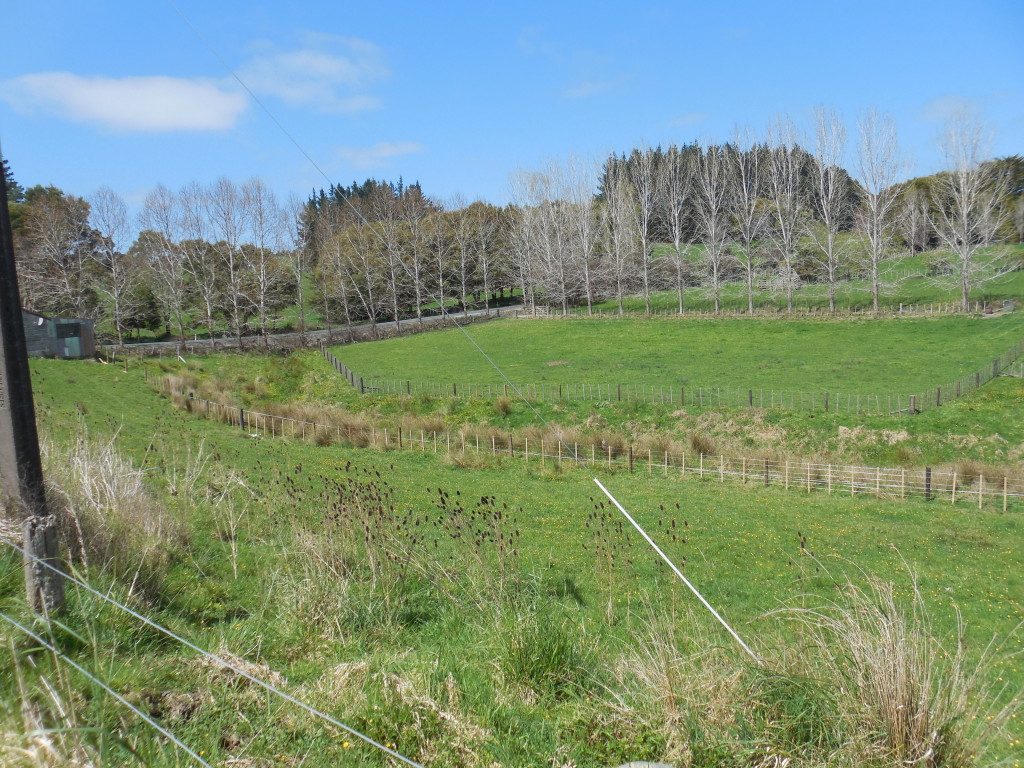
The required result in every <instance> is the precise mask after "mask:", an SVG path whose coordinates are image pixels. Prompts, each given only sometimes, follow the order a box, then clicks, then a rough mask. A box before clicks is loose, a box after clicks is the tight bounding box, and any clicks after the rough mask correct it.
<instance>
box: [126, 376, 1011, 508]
mask: <svg viewBox="0 0 1024 768" xmlns="http://www.w3.org/2000/svg"><path fill="white" fill-rule="evenodd" d="M146 373H147V380H148V381H150V382H151V383H152V384H153V385H154V386H155V387H156V388H157V389H158V390H159V391H160V392H162V393H163V394H165V395H167V396H168V397H170V398H172V399H173V400H174V401H175V404H177V405H179V406H180V407H183V408H185V409H187V410H189V411H191V412H192V413H195V414H198V415H200V416H204V417H206V418H209V419H213V420H216V421H220V422H223V423H225V424H229V425H231V426H235V427H238V428H240V429H242V430H244V431H245V432H246V433H247V434H249V435H250V436H251V437H254V438H266V437H269V438H278V437H284V438H290V439H296V440H303V441H308V442H311V443H315V444H318V445H323V446H327V445H332V444H335V443H343V444H348V445H352V446H356V447H360V448H371V449H377V450H384V451H387V450H408V451H418V452H421V453H434V454H440V455H444V456H446V457H448V458H450V459H451V460H454V461H459V460H464V459H465V458H466V457H474V456H488V455H489V456H491V457H499V456H500V457H506V458H511V459H520V460H522V461H523V462H525V463H531V462H533V463H536V464H539V465H540V466H541V467H548V466H550V467H551V468H552V469H555V468H568V467H571V466H573V465H579V466H581V467H583V468H586V469H589V470H590V471H592V472H597V471H605V472H628V473H642V474H647V475H649V476H654V475H661V476H664V477H677V478H680V479H690V478H697V479H701V480H718V481H719V482H725V481H726V480H727V479H728V480H731V481H734V482H738V483H743V484H748V485H751V484H759V485H763V486H765V487H770V486H775V487H782V488H785V489H787V490H796V491H803V492H806V493H811V492H825V493H828V494H846V495H850V496H858V495H871V496H876V497H879V498H889V499H908V498H915V497H916V498H923V499H925V500H927V501H932V500H939V501H946V502H949V503H952V504H960V505H969V506H977V507H978V508H979V509H981V508H990V509H991V508H1001V509H1002V510H1003V511H1007V510H1009V509H1011V508H1013V509H1021V508H1024V478H1017V477H1010V476H1008V475H1005V474H998V473H993V474H991V475H985V474H984V473H983V472H980V471H976V472H958V471H955V470H936V469H933V468H931V467H918V468H903V467H867V466H851V465H840V464H823V463H816V462H810V461H796V460H785V459H783V460H778V459H767V458H750V457H735V456H722V455H709V454H704V453H699V452H694V453H679V452H673V451H670V450H657V449H655V448H647V449H640V448H637V447H636V446H633V445H627V446H612V445H604V444H601V443H599V442H591V443H583V444H581V443H580V442H578V441H577V442H574V443H572V444H571V445H568V444H567V443H565V442H564V441H563V440H560V439H559V438H558V437H556V436H555V435H551V436H550V437H546V438H533V439H531V438H530V437H528V436H525V435H516V434H512V433H499V432H497V431H495V430H490V431H488V432H486V433H481V432H473V431H471V430H468V429H467V430H462V431H458V432H452V431H443V432H438V431H426V430H416V429H407V428H404V427H399V428H394V427H391V428H388V427H381V428H378V427H377V426H375V425H367V424H340V423H337V424H328V423H318V422H315V421H305V420H302V419H294V418H290V417H287V416H280V415H277V414H271V413H262V412H259V411H253V410H246V409H244V408H240V407H238V406H236V405H227V404H224V403H217V402H214V401H211V400H206V399H203V398H199V397H196V396H195V393H194V392H193V391H191V390H188V389H183V388H181V387H180V386H178V384H177V382H174V381H172V380H171V379H170V378H169V377H166V376H161V377H156V376H150V374H149V371H148V369H147V372H146Z"/></svg>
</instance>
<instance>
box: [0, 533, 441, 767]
mask: <svg viewBox="0 0 1024 768" xmlns="http://www.w3.org/2000/svg"><path fill="white" fill-rule="evenodd" d="M0 541H2V542H3V543H4V544H7V545H8V546H10V547H11V548H12V549H15V550H17V551H18V552H21V554H22V555H23V556H27V557H31V558H32V559H33V560H35V561H36V562H37V563H40V564H41V565H44V566H46V567H47V568H49V569H50V570H51V571H53V572H54V573H58V574H60V575H61V576H63V577H64V578H66V579H68V580H69V581H71V582H72V583H74V584H77V585H78V586H80V587H82V588H83V589H85V590H86V591H87V592H90V593H92V594H93V595H95V596H96V597H99V598H101V599H102V600H105V601H106V602H108V603H110V604H111V605H113V606H114V607H115V608H119V609H120V610H122V611H125V612H126V613H128V614H129V615H131V616H134V617H135V618H136V619H138V620H139V621H141V622H142V623H143V624H146V625H147V626H150V627H152V628H153V629H155V630H157V631H158V632H162V633H163V634H165V635H167V637H169V638H171V639H172V640H176V641H177V642H179V643H181V644H182V645H184V646H186V647H188V648H191V649H192V650H193V651H196V652H197V653H200V654H202V655H203V656H205V657H206V658H208V659H210V660H211V661H214V662H216V663H217V664H220V665H221V666H223V667H227V668H228V669H230V670H231V671H232V672H235V673H236V674H238V675H241V676H242V677H244V678H245V679H246V680H248V681H249V682H252V683H255V684H256V685H258V686H260V687H261V688H263V689H264V690H266V691H269V692H270V693H273V694H274V695H276V696H280V697H281V698H282V699H284V700H285V701H288V702H290V703H292V704H294V705H295V706H297V707H299V708H300V709H303V710H305V711H306V712H308V713H309V714H311V715H314V716H316V717H319V718H320V719H321V720H324V721H326V722H328V723H330V724H331V725H334V726H336V727H338V728H341V729H342V730H343V731H345V732H346V733H348V734H349V735H351V736H354V737H355V738H357V739H360V740H361V741H364V742H366V743H367V744H369V745H370V746H371V747H375V748H376V749H379V750H380V751H381V752H384V753H385V754H387V755H390V756H391V757H393V758H395V759H396V760H400V761H401V762H403V763H405V764H406V765H409V766H412V768H423V766H422V765H420V764H419V763H417V762H416V761H415V760H411V759H410V758H408V757H405V756H404V755H402V754H400V753H398V752H396V751H395V750H393V749H391V748H390V747H386V746H384V745H383V744H381V743H380V742H379V741H377V740H376V739H373V738H371V737H370V736H367V735H366V734H364V733H361V732H359V731H357V730H356V729H355V728H352V727H351V726H348V725H345V724H344V723H343V722H341V721H340V720H337V719H336V718H334V717H331V716H330V715H328V714H327V713H326V712H321V711H320V710H319V709H316V708H314V707H311V706H310V705H309V704H306V703H305V702H304V701H301V700H300V699H297V698H295V697H294V696H292V695H291V694H288V693H285V692H284V691H282V690H280V689H279V688H276V687H274V686H273V685H271V684H270V683H267V682H264V681H263V680H260V679H259V678H258V677H255V676H254V675H252V674H250V673H248V672H246V671H245V670H243V669H239V668H238V667H237V666H235V665H234V664H232V663H231V662H230V661H228V660H227V659H223V658H221V657H220V656H218V655H216V654H214V653H210V652H209V651H207V650H206V649H205V648H200V647H199V646H198V645H196V644H195V643H193V642H191V641H189V640H186V639H185V638H184V637H181V635H178V634H175V633H174V632H172V631H171V630H170V629H168V628H167V627H164V626H162V625H160V624H157V623H156V622H155V621H153V620H152V619H150V618H149V617H147V616H144V615H142V614H141V613H139V612H138V611H135V610H133V609H131V608H129V607H128V606H126V605H124V604H122V603H119V602H118V601H117V600H115V599H114V598H112V597H110V596H109V595H105V594H103V593H102V592H100V591H99V590H97V589H95V588H94V587H92V586H91V585H89V584H88V583H86V582H84V581H82V580H81V579H78V578H76V577H74V576H72V575H70V574H68V573H65V572H64V571H62V570H61V569H59V568H57V567H56V566H54V565H51V564H50V563H48V562H46V561H45V560H43V559H41V558H38V557H36V556H35V555H32V554H29V553H28V552H26V551H25V550H24V549H23V548H22V547H19V546H18V545H17V544H15V543H14V542H13V541H11V540H10V539H7V538H2V537H0Z"/></svg>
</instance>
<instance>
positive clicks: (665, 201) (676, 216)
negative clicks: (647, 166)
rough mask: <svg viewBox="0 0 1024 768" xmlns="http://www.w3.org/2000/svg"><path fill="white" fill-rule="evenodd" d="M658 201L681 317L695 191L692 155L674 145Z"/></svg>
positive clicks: (663, 171) (663, 169)
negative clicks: (689, 218) (670, 251)
mask: <svg viewBox="0 0 1024 768" xmlns="http://www.w3.org/2000/svg"><path fill="white" fill-rule="evenodd" d="M659 176H660V178H659V184H658V189H659V194H658V197H659V200H660V201H661V210H662V215H663V217H664V219H665V222H666V224H667V225H668V236H669V238H670V239H671V240H672V256H671V257H670V258H671V261H672V272H673V273H674V276H675V286H676V295H677V297H678V299H679V314H682V313H683V310H684V309H685V304H684V301H683V289H684V287H685V285H686V278H687V277H688V276H689V272H690V261H689V251H690V243H689V240H688V236H689V231H688V227H687V217H686V214H687V211H688V210H689V207H690V205H691V200H690V196H691V194H692V192H693V178H694V161H693V153H692V152H690V151H686V152H683V151H680V149H679V148H678V147H676V146H671V147H669V148H668V151H667V152H665V157H664V158H663V159H662V164H661V170H660V173H659Z"/></svg>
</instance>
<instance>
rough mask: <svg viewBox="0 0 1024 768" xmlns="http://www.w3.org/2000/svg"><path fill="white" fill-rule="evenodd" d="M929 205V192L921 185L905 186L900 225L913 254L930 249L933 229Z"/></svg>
mask: <svg viewBox="0 0 1024 768" xmlns="http://www.w3.org/2000/svg"><path fill="white" fill-rule="evenodd" d="M928 205H929V199H928V194H927V192H925V190H923V189H922V188H921V187H920V186H918V185H917V184H911V185H910V186H908V187H905V188H904V190H903V199H902V203H901V204H900V208H899V214H898V226H899V229H900V234H901V235H902V236H903V240H904V242H906V244H907V247H908V248H910V255H911V256H916V255H917V254H919V253H921V252H923V251H926V250H928V246H929V244H930V241H931V231H932V230H931V217H930V215H929V212H928Z"/></svg>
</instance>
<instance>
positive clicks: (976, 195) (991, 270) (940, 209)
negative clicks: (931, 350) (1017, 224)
mask: <svg viewBox="0 0 1024 768" xmlns="http://www.w3.org/2000/svg"><path fill="white" fill-rule="evenodd" d="M986 138H987V137H986V135H985V130H984V128H983V127H982V125H981V123H980V122H979V121H978V120H977V119H975V118H973V117H971V116H969V115H958V116H956V117H955V118H953V119H952V120H951V121H950V122H949V124H948V125H947V126H946V132H945V136H944V139H943V146H942V149H943V154H944V155H945V160H946V168H947V170H946V171H945V172H944V173H943V174H941V175H940V176H939V181H938V184H937V185H936V187H937V189H936V192H937V194H938V196H939V200H938V201H937V204H936V205H933V208H934V209H935V210H936V211H937V215H936V217H935V219H934V221H933V224H934V227H935V232H936V234H937V235H938V236H939V239H940V240H941V241H942V243H943V245H945V247H946V248H948V249H949V251H950V253H951V255H952V267H953V272H954V275H955V276H956V278H957V282H958V283H959V288H960V301H961V304H962V306H963V309H964V311H965V312H966V311H968V310H969V309H970V305H971V302H970V296H971V289H972V288H974V287H976V286H977V285H978V284H979V283H981V282H984V281H985V280H987V279H991V278H992V277H995V276H996V275H997V274H999V273H1000V270H999V269H998V268H996V267H995V263H994V260H993V259H992V258H991V256H989V257H987V258H986V257H985V256H984V249H986V248H987V247H988V246H990V245H992V244H993V243H995V242H996V241H997V239H998V232H999V229H1000V227H1001V226H1002V224H1003V223H1004V222H1003V219H1002V216H1003V211H1002V209H1001V207H1000V205H999V203H1000V190H999V187H998V185H997V183H996V179H995V178H994V176H993V174H992V172H991V169H990V168H988V167H986V166H985V165H984V161H985V160H986V159H988V158H987V157H986V156H985V153H986V149H987V148H986Z"/></svg>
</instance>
